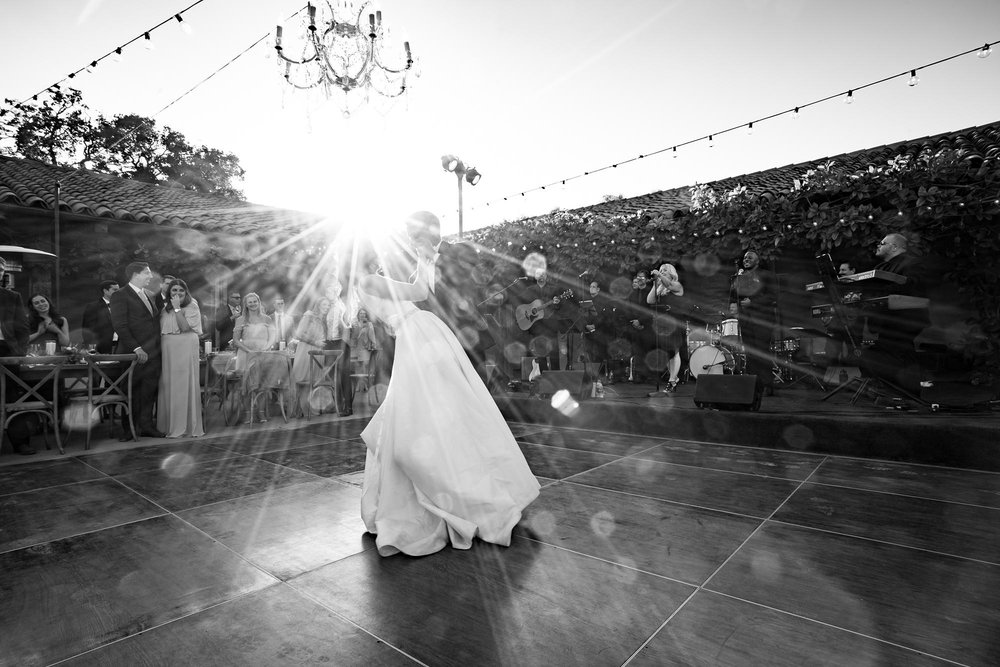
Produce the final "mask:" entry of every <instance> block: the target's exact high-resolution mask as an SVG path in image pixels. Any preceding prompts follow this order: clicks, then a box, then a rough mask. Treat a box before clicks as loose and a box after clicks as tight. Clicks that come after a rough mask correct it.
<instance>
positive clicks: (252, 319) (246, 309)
mask: <svg viewBox="0 0 1000 667" xmlns="http://www.w3.org/2000/svg"><path fill="white" fill-rule="evenodd" d="M277 339H278V337H277V332H276V331H275V329H274V321H273V320H272V319H271V318H270V317H269V316H268V315H267V314H266V313H264V309H263V307H262V306H261V303H260V296H258V295H257V293H256V292H250V293H249V294H247V295H246V296H244V297H243V308H242V312H241V314H240V316H239V317H238V318H237V319H236V323H235V324H234V325H233V345H234V346H235V347H236V370H237V371H245V370H246V368H247V361H248V360H249V355H250V354H252V353H254V352H263V351H264V350H270V349H271V347H272V346H273V345H274V342H275V341H276V340H277Z"/></svg>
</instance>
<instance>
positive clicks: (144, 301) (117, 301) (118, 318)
mask: <svg viewBox="0 0 1000 667" xmlns="http://www.w3.org/2000/svg"><path fill="white" fill-rule="evenodd" d="M125 275H126V276H128V286H127V287H125V288H124V289H120V290H118V291H117V292H115V293H114V294H112V295H111V323H112V324H113V325H114V327H115V331H117V332H118V351H119V352H122V353H128V352H132V353H135V355H136V356H137V357H138V358H139V363H138V364H137V365H136V367H135V372H134V373H133V375H132V420H133V422H134V423H135V425H136V428H137V430H138V431H139V435H143V436H147V437H151V438H162V437H164V434H163V433H162V432H160V431H158V430H156V422H155V421H154V419H153V409H154V407H155V406H156V394H157V390H158V388H159V384H160V314H159V313H158V312H157V311H156V308H155V307H154V306H153V299H154V297H155V295H153V294H151V293H150V292H149V291H147V290H146V286H147V285H148V284H149V281H150V280H151V279H152V277H153V272H152V271H150V269H149V264H147V263H146V262H132V263H131V264H129V265H128V266H126V267H125ZM123 419H124V415H123ZM126 423H127V419H125V421H123V424H126ZM127 439H128V436H127V435H125V436H124V437H123V438H122V440H127Z"/></svg>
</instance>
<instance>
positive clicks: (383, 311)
mask: <svg viewBox="0 0 1000 667" xmlns="http://www.w3.org/2000/svg"><path fill="white" fill-rule="evenodd" d="M428 270H433V269H432V267H431V266H430V265H428V264H426V263H424V264H423V266H422V268H420V269H418V280H420V279H421V278H420V277H419V276H420V273H421V271H423V272H424V274H425V275H426V272H427V271H428ZM361 300H362V301H363V303H364V305H365V306H366V307H367V309H368V311H369V313H370V314H373V315H375V316H376V317H379V318H382V319H383V320H385V321H386V322H388V323H389V325H390V326H392V328H393V329H394V330H395V331H396V352H395V358H394V361H393V367H392V376H391V379H390V381H389V388H388V390H387V392H386V395H385V401H384V402H383V403H382V405H381V406H380V407H379V409H378V411H377V412H376V413H375V415H374V416H373V417H372V419H371V422H370V423H369V424H368V426H367V427H366V428H365V430H364V431H363V432H362V434H361V437H362V438H363V439H364V441H365V444H366V445H367V447H368V454H367V459H366V461H365V476H364V485H363V490H362V496H361V516H362V519H363V520H364V522H365V526H366V528H367V529H368V532H370V533H373V534H374V535H376V544H377V546H378V551H379V554H380V555H382V556H390V555H392V554H395V553H398V552H402V553H405V554H408V555H410V556H423V555H426V554H431V553H434V552H436V551H439V550H441V549H442V548H444V547H445V546H446V545H447V544H448V543H449V542H450V543H451V545H452V547H454V548H456V549H468V548H469V547H470V546H472V538H473V537H479V538H480V539H482V540H484V541H486V542H492V543H494V544H500V545H503V546H508V545H510V534H511V530H512V529H513V528H514V526H515V525H516V524H517V522H518V521H519V520H520V518H521V512H522V511H523V510H524V508H525V507H526V506H527V505H528V504H529V503H531V502H532V501H533V500H534V499H535V498H536V497H538V489H539V485H538V481H537V480H536V479H535V476H534V475H533V474H532V472H531V470H530V469H529V468H528V464H527V462H526V461H525V460H524V455H523V454H522V453H521V450H520V449H519V448H518V446H517V443H516V442H515V441H514V436H513V435H512V434H511V432H510V428H508V426H507V422H506V421H504V418H503V415H501V414H500V410H499V409H498V408H497V406H496V404H495V403H494V401H493V397H492V396H491V395H490V393H489V391H488V390H487V388H486V386H485V385H484V384H483V382H482V380H481V379H480V378H479V376H478V375H477V374H476V371H475V369H474V368H473V366H472V364H471V363H470V362H469V359H468V357H467V356H466V354H465V351H464V350H463V349H462V346H461V344H460V343H459V342H458V339H457V338H456V337H455V335H454V334H453V333H452V331H451V330H450V329H449V328H448V326H447V325H446V324H444V322H442V321H441V320H440V319H439V318H438V317H437V316H436V315H434V314H433V313H429V312H426V311H423V310H420V309H419V308H417V307H416V306H415V305H414V304H413V303H410V302H405V301H404V302H400V303H395V302H394V301H392V300H389V299H384V298H381V297H378V296H375V295H372V294H368V293H366V292H365V291H363V290H362V291H361Z"/></svg>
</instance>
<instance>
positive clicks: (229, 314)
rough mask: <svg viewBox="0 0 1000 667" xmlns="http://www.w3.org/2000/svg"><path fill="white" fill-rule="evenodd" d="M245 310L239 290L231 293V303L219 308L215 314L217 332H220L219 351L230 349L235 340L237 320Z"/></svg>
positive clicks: (216, 345) (217, 342) (216, 346)
mask: <svg viewBox="0 0 1000 667" xmlns="http://www.w3.org/2000/svg"><path fill="white" fill-rule="evenodd" d="M242 310H243V297H242V296H240V291H239V290H231V291H230V292H229V302H228V303H226V304H225V305H223V306H222V307H221V308H219V309H218V310H217V311H216V313H215V330H216V331H217V332H219V340H217V341H216V344H215V348H216V349H217V350H225V349H228V347H229V343H230V342H231V341H232V340H233V329H234V327H235V326H236V318H237V317H239V316H240V313H241V312H242Z"/></svg>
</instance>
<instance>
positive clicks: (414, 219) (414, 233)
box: [406, 211, 441, 248]
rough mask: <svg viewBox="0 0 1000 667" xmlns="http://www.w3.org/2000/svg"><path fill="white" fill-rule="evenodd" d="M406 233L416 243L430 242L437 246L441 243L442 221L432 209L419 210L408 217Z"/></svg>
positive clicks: (433, 246) (432, 245)
mask: <svg viewBox="0 0 1000 667" xmlns="http://www.w3.org/2000/svg"><path fill="white" fill-rule="evenodd" d="M406 235H407V236H409V237H410V238H411V239H412V240H413V242H414V243H428V244H430V246H431V247H432V248H436V247H437V246H438V245H439V244H440V243H441V221H440V220H438V218H437V216H436V215H434V214H433V213H431V212H430V211H417V212H416V213H412V214H410V216H409V217H408V218H407V219H406Z"/></svg>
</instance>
